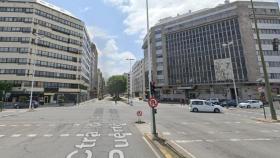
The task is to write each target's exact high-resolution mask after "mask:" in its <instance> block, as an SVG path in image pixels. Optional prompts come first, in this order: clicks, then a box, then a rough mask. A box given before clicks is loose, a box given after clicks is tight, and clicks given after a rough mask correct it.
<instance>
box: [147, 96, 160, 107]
mask: <svg viewBox="0 0 280 158" xmlns="http://www.w3.org/2000/svg"><path fill="white" fill-rule="evenodd" d="M148 104H149V106H150V107H151V108H155V107H157V106H158V101H157V100H156V98H154V97H151V98H150V99H149V101H148Z"/></svg>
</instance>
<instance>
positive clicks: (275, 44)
mask: <svg viewBox="0 0 280 158" xmlns="http://www.w3.org/2000/svg"><path fill="white" fill-rule="evenodd" d="M272 46H273V51H278V50H279V39H278V38H274V39H273V41H272Z"/></svg>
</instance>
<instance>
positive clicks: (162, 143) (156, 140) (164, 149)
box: [144, 133, 191, 158]
mask: <svg viewBox="0 0 280 158" xmlns="http://www.w3.org/2000/svg"><path fill="white" fill-rule="evenodd" d="M144 137H145V138H146V140H148V141H149V143H150V144H152V145H153V146H154V147H155V148H156V150H157V151H159V152H160V154H161V155H162V156H163V157H164V158H191V156H190V155H188V154H187V153H184V152H182V151H180V150H179V149H177V147H175V146H174V145H173V143H171V142H169V141H168V140H166V139H164V138H162V137H161V136H158V137H154V136H153V135H152V134H148V133H145V134H144Z"/></svg>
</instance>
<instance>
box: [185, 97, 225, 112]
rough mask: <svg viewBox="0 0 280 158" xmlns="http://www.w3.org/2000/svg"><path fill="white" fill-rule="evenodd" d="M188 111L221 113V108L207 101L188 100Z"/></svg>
mask: <svg viewBox="0 0 280 158" xmlns="http://www.w3.org/2000/svg"><path fill="white" fill-rule="evenodd" d="M189 109H190V111H191V112H199V111H201V112H215V113H220V112H223V108H222V107H221V106H220V105H215V104H213V103H211V102H209V101H206V100H199V99H192V100H190V106H189Z"/></svg>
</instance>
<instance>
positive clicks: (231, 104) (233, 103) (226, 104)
mask: <svg viewBox="0 0 280 158" xmlns="http://www.w3.org/2000/svg"><path fill="white" fill-rule="evenodd" d="M221 106H222V107H237V103H236V101H235V100H225V101H223V102H222V103H221Z"/></svg>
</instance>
